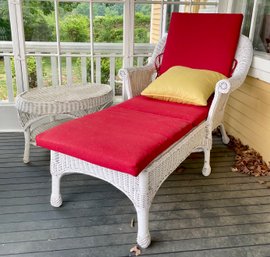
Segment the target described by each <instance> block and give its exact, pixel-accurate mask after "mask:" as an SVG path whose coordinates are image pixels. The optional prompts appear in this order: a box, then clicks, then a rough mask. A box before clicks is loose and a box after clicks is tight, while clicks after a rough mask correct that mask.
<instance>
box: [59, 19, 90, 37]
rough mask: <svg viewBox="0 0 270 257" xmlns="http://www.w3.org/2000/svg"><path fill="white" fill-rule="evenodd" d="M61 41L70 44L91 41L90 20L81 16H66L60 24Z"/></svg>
mask: <svg viewBox="0 0 270 257" xmlns="http://www.w3.org/2000/svg"><path fill="white" fill-rule="evenodd" d="M60 31H61V40H62V41H69V42H87V41H89V19H88V18H87V17H85V16H83V15H80V14H71V15H68V16H65V18H64V19H63V20H62V21H61V22H60Z"/></svg>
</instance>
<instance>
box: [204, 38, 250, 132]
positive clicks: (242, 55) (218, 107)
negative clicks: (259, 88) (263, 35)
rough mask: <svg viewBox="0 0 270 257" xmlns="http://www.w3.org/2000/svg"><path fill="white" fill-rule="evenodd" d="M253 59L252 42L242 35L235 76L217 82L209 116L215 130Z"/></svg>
mask: <svg viewBox="0 0 270 257" xmlns="http://www.w3.org/2000/svg"><path fill="white" fill-rule="evenodd" d="M252 57H253V48H252V44H251V42H250V40H249V39H248V38H247V37H245V36H243V35H241V37H240V39H239V45H238V48H237V51H236V54H235V59H236V60H237V66H236V69H235V71H234V73H233V75H232V76H231V77H230V78H228V79H222V80H220V81H218V82H217V84H216V87H215V96H214V99H213V102H212V104H211V108H210V110H209V114H208V118H207V120H208V122H209V126H210V127H211V129H210V130H211V131H212V129H215V128H216V127H217V126H219V125H220V124H222V120H223V115H224V111H225V107H226V103H227V101H228V98H229V96H230V94H231V93H232V92H233V91H234V90H236V89H237V88H239V87H240V86H241V85H242V84H243V82H244V81H245V78H246V76H247V74H248V71H249V67H250V64H251V61H252Z"/></svg>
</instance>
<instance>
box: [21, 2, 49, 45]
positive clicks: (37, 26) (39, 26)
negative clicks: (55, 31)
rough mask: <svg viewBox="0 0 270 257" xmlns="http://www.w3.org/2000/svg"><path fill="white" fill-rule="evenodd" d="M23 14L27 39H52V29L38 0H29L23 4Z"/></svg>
mask: <svg viewBox="0 0 270 257" xmlns="http://www.w3.org/2000/svg"><path fill="white" fill-rule="evenodd" d="M23 16H24V32H25V40H26V41H51V37H52V31H51V29H50V27H49V26H48V24H47V22H46V15H45V14H44V13H43V9H42V8H41V7H40V5H39V3H38V2H37V1H27V2H26V3H25V4H24V5H23Z"/></svg>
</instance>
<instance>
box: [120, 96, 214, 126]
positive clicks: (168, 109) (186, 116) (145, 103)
mask: <svg viewBox="0 0 270 257" xmlns="http://www.w3.org/2000/svg"><path fill="white" fill-rule="evenodd" d="M211 102H212V97H210V99H209V101H208V105H207V106H196V105H191V104H181V103H174V102H167V101H161V100H157V99H153V98H150V97H145V96H136V97H134V98H132V99H130V100H129V101H125V102H123V103H121V104H120V105H119V106H121V107H123V108H127V109H131V110H136V111H140V112H148V113H153V114H158V115H162V116H167V117H172V118H178V119H181V120H185V121H187V122H189V123H191V124H192V126H197V125H198V124H199V123H200V122H202V121H203V120H205V119H206V118H207V114H208V111H209V107H210V104H211Z"/></svg>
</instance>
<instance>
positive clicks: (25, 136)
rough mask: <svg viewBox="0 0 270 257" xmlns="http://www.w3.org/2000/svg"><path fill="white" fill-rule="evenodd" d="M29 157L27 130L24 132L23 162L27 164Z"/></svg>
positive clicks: (28, 132)
mask: <svg viewBox="0 0 270 257" xmlns="http://www.w3.org/2000/svg"><path fill="white" fill-rule="evenodd" d="M29 155H30V128H27V129H26V130H25V131H24V154H23V162H24V163H29V161H30V160H29Z"/></svg>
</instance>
